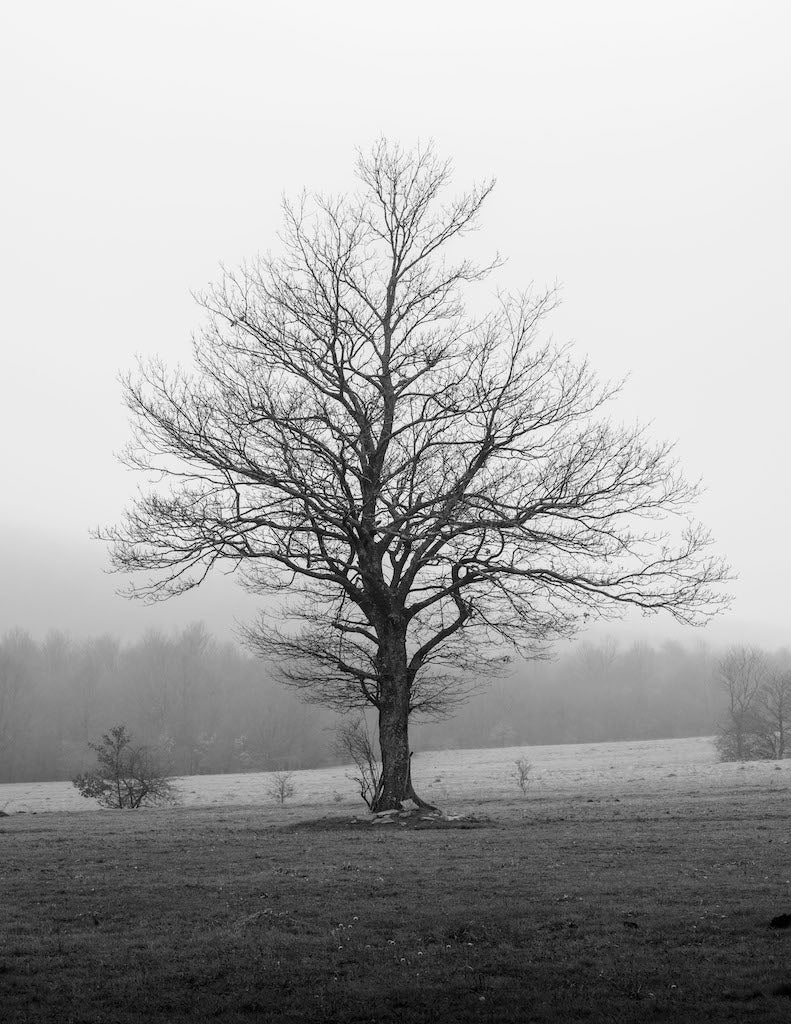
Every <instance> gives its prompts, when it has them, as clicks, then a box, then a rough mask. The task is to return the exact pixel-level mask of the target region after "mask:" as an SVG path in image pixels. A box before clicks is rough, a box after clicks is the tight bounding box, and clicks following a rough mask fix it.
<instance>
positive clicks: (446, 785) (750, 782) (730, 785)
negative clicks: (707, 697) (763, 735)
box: [0, 736, 791, 818]
mask: <svg viewBox="0 0 791 1024" xmlns="http://www.w3.org/2000/svg"><path fill="white" fill-rule="evenodd" d="M520 757H525V758H527V760H528V761H529V762H530V763H531V765H532V768H531V771H530V787H529V791H528V801H530V800H539V799H550V800H555V799H562V798H564V797H575V798H580V797H582V798H589V799H594V800H597V799H607V798H610V799H616V798H618V799H621V798H624V797H640V796H643V795H647V794H651V795H653V796H660V797H661V796H666V797H669V798H672V797H674V796H693V795H696V794H699V795H703V794H711V795H714V794H715V793H724V792H726V791H736V792H738V791H747V790H750V789H756V788H757V789H766V788H769V789H775V788H777V789H780V788H783V789H785V788H786V787H787V786H788V784H789V781H791V761H783V762H774V761H763V762H752V763H748V764H720V763H719V762H718V761H717V759H716V753H715V750H714V744H713V741H712V739H711V738H710V737H702V736H701V737H693V738H687V739H674V740H648V741H639V742H638V741H634V742H622V743H577V744H563V745H555V746H533V747H500V748H496V749H483V750H438V751H429V752H424V753H417V754H415V756H414V758H413V762H412V775H413V778H414V781H415V786H416V788H417V790H418V792H419V793H421V794H422V795H423V796H424V797H425V798H426V799H428V800H430V801H432V802H434V803H437V804H439V805H441V806H442V808H443V810H447V811H452V810H453V809H454V806H461V805H464V806H465V807H469V805H470V803H475V802H479V801H480V802H484V801H485V802H491V801H513V800H519V801H520V802H521V801H522V797H521V794H520V792H519V790H518V788H517V784H516V780H515V776H514V772H515V765H514V762H515V761H516V760H517V758H520ZM350 773H351V769H350V767H348V766H347V767H343V766H341V767H335V768H319V769H314V770H312V771H298V772H294V773H293V776H292V780H291V781H292V784H293V786H294V795H293V797H292V798H291V799H290V800H289V801H288V803H287V805H286V807H285V808H283V809H280V814H282V815H283V816H284V817H285V818H289V817H291V816H293V815H296V816H304V814H305V811H306V810H308V809H310V808H314V809H322V810H325V811H326V810H327V809H328V808H338V809H344V808H345V807H346V806H348V807H351V808H355V809H360V810H364V805H363V804H362V802H361V800H360V798H359V796H358V795H357V792H356V790H355V787H354V783H353V782H352V781H350V779H349V775H350ZM175 783H176V787H177V789H178V791H179V794H180V797H181V802H182V803H183V804H184V805H185V806H188V807H207V806H213V805H216V806H233V805H250V806H261V807H264V806H268V807H269V808H272V807H273V800H272V796H271V795H270V793H269V788H270V783H271V777H270V775H269V774H268V773H266V772H247V773H244V774H238V775H191V776H185V777H183V778H179V779H177V780H175ZM3 807H5V809H6V811H8V812H9V813H14V812H19V811H26V812H29V813H32V812H36V813H41V812H45V811H90V810H96V809H97V804H96V803H95V802H94V801H93V800H86V799H84V798H83V797H81V796H80V795H79V794H78V793H77V791H76V790H75V789H74V787H73V786H72V785H71V783H69V782H30V783H27V782H22V783H14V784H7V785H0V809H2V808H3Z"/></svg>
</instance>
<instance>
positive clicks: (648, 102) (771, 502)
mask: <svg viewBox="0 0 791 1024" xmlns="http://www.w3.org/2000/svg"><path fill="white" fill-rule="evenodd" d="M790 33H791V6H789V5H787V4H784V3H781V2H779V0H777V2H761V0H758V2H752V3H749V4H746V3H730V2H723V0H716V2H715V0H711V2H694V0H693V2H689V0H687V2H684V3H679V2H670V3H667V2H666V3H662V4H636V3H634V2H628V0H623V2H617V3H616V2H607V0H604V2H599V3H596V4H591V3H588V2H578V3H565V2H562V0H561V2H556V3H551V4H549V3H529V2H528V3H521V4H516V3H498V2H491V0H490V2H488V3H486V4H483V3H479V4H475V5H472V4H466V3H444V2H436V3H431V4H428V3H423V4H421V3H413V2H402V3H399V4H397V5H374V4H370V3H357V2H345V0H338V2H336V3H333V4H328V3H326V2H325V3H318V2H305V0H302V2H300V3H295V4H275V3H254V2H252V0H244V2H243V0H230V2H229V0H225V2H222V3H220V2H219V0H218V2H215V3H206V2H200V0H183V2H174V0H157V2H138V3H135V4H121V3H117V2H112V0H96V2H91V3H87V2H83V0H71V2H69V3H55V2H50V3H40V2H36V0H28V2H24V3H21V2H19V3H16V4H5V5H3V11H2V14H0V88H1V91H2V96H3V101H2V102H3V107H4V109H3V116H2V134H3V137H2V142H3V153H4V155H3V160H2V167H1V169H0V181H1V182H2V188H0V209H1V213H0V222H1V223H2V243H1V246H0V259H1V260H2V268H1V269H0V288H1V289H2V297H3V303H2V305H3V315H2V325H3V326H2V332H3V340H2V362H1V363H0V445H1V446H2V448H1V451H2V458H1V460H0V466H1V468H2V473H1V474H0V527H1V528H2V529H0V633H2V632H4V631H5V630H6V629H8V628H11V627H14V626H21V627H24V628H28V629H30V630H31V631H33V632H34V633H37V634H40V633H42V632H44V631H46V629H48V628H49V627H58V628H63V629H68V630H70V631H72V632H73V633H75V634H76V635H83V636H84V635H92V634H95V633H99V632H102V631H105V630H111V631H113V632H116V633H120V634H122V635H124V636H126V637H129V638H131V637H134V636H137V635H139V634H140V633H141V632H142V631H143V630H144V629H145V628H148V627H156V626H162V627H164V628H170V627H171V626H174V625H178V624H183V623H186V622H189V621H190V620H193V619H196V618H203V619H204V620H205V621H206V623H207V626H208V628H209V629H210V630H211V631H212V632H214V633H216V634H219V635H224V634H227V633H228V632H229V631H230V630H231V629H232V627H233V621H234V617H236V616H241V617H244V616H245V615H246V614H250V613H251V611H252V607H253V606H252V602H251V600H250V599H249V598H247V597H246V596H245V595H243V594H242V593H241V591H239V590H238V588H235V587H232V586H231V585H230V583H229V582H228V581H221V582H219V583H217V584H215V585H213V586H211V587H210V588H209V589H208V591H207V592H206V593H193V594H191V595H188V596H187V597H186V598H183V599H181V600H180V601H179V602H177V603H174V602H171V603H170V605H168V606H159V607H156V608H153V609H145V608H141V607H140V606H138V605H132V604H130V603H129V602H126V601H124V600H123V599H121V598H119V597H116V596H114V590H115V589H116V587H117V586H118V584H119V580H118V579H117V578H114V577H109V576H106V575H104V574H103V573H102V567H103V566H105V565H106V559H105V555H104V552H103V550H102V548H101V545H100V544H98V543H97V542H94V541H91V540H89V536H88V534H89V529H90V528H91V527H92V526H95V525H97V524H100V523H111V522H113V521H114V520H115V519H117V518H118V516H119V514H120V512H121V510H122V508H123V507H124V505H125V503H126V502H127V499H128V498H129V497H130V496H131V495H132V494H133V493H134V489H135V488H136V486H137V484H138V480H137V479H136V478H135V477H134V475H133V474H131V473H130V472H129V471H128V470H126V469H124V468H123V467H121V466H120V465H119V464H118V462H117V461H116V460H115V458H114V452H117V451H118V450H120V449H121V448H122V446H123V444H124V442H125V441H126V439H127V433H128V428H127V420H126V414H125V410H124V409H123V407H122V405H121V401H120V389H119V386H118V383H117V375H118V373H119V371H121V370H123V369H125V368H129V367H130V366H132V365H133V362H134V358H135V355H136V354H137V353H140V354H143V355H145V354H154V353H159V354H161V355H163V356H164V357H165V358H166V359H167V360H169V361H171V362H176V361H178V360H182V361H186V360H188V358H189V343H190V335H191V332H192V331H193V330H194V329H195V328H196V327H197V326H198V325H199V323H200V311H199V309H198V308H197V306H196V305H195V304H194V302H193V300H192V299H191V297H190V290H191V289H193V290H198V289H200V288H202V287H203V286H204V285H206V284H207V283H208V282H210V281H211V280H212V279H213V278H215V277H216V276H217V272H218V265H219V263H220V262H223V263H226V264H228V265H231V266H233V265H234V264H236V263H238V262H240V261H241V260H242V259H244V258H245V257H246V256H249V255H252V254H254V253H255V252H256V251H260V250H267V249H269V248H276V237H275V233H276V231H277V227H278V224H279V203H280V197H281V195H282V194H283V193H289V194H295V193H297V192H298V191H300V190H301V188H302V187H303V186H304V187H307V188H308V189H314V188H315V189H323V190H328V191H339V190H346V189H349V188H353V187H354V180H353V177H352V166H353V162H354V157H355V147H358V146H360V147H363V148H367V147H368V146H370V144H371V143H372V142H373V141H374V139H375V138H376V137H377V136H379V135H380V134H384V135H386V136H388V137H389V138H390V139H393V140H398V141H400V142H401V143H402V144H404V145H405V146H410V145H413V144H414V143H415V142H416V141H418V140H427V139H434V141H435V143H436V146H437V149H438V151H439V152H440V154H442V155H445V156H449V157H451V158H452V159H453V161H454V164H455V168H456V174H455V181H456V183H457V185H458V187H459V189H463V188H466V187H468V186H469V185H470V184H471V183H472V182H473V181H474V180H480V179H482V178H486V177H489V176H491V175H494V176H496V177H497V180H498V184H497V188H496V190H495V193H494V195H493V196H492V198H491V199H490V201H489V204H488V207H487V208H485V210H484V213H483V216H482V222H481V230H480V231H479V232H478V233H477V234H476V235H475V236H473V237H472V239H471V240H470V242H469V244H470V247H471V249H472V250H473V255H478V256H480V257H486V256H487V255H491V254H493V253H494V252H495V251H499V252H501V253H502V254H503V255H504V256H507V257H508V263H507V265H506V267H505V268H504V270H503V271H502V272H501V273H500V274H499V275H498V277H497V279H496V280H494V279H492V280H490V281H489V282H488V283H487V284H485V285H483V286H482V288H483V289H490V290H493V289H494V288H495V287H496V286H497V285H500V286H502V287H506V288H508V287H512V288H513V287H523V286H525V285H527V284H529V283H530V282H531V281H535V282H536V283H537V284H538V285H543V284H546V283H552V282H553V281H556V280H557V281H558V282H560V283H561V284H562V286H563V296H564V302H563V306H562V307H561V309H560V310H559V311H558V312H557V313H556V314H555V316H554V318H553V321H552V324H551V328H552V332H553V334H554V336H555V337H556V338H557V339H558V340H567V339H572V340H573V341H574V342H575V343H576V344H577V346H578V349H579V352H580V354H587V355H588V356H589V357H590V359H591V362H592V364H593V365H594V366H595V367H596V368H597V369H598V370H599V371H600V372H601V374H602V375H603V376H604V377H620V376H621V375H623V374H626V373H628V374H629V375H630V377H629V381H628V384H627V386H626V389H625V391H624V394H623V397H622V399H621V400H620V402H619V403H618V405H617V406H616V407H615V408H614V409H613V415H614V416H615V417H618V418H620V417H623V418H624V419H626V420H632V419H635V418H639V419H640V420H642V421H645V422H651V424H652V426H651V428H650V429H651V431H652V432H653V433H654V434H655V436H657V437H670V438H672V439H675V440H677V442H678V447H677V452H678V455H679V458H680V460H681V462H682V464H683V465H684V467H685V469H686V471H687V473H688V475H689V476H691V477H693V478H696V477H698V476H702V477H703V479H704V481H705V484H706V487H707V490H706V493H705V496H704V498H703V500H702V501H701V502H700V503H699V506H698V514H699V516H700V518H701V519H702V520H703V521H704V522H705V523H706V524H707V525H708V526H709V527H710V528H711V530H712V531H713V533H714V535H715V536H716V537H717V539H718V550H719V551H720V552H721V553H723V554H725V555H726V556H727V558H728V559H729V560H730V561H731V563H732V565H733V567H734V570H735V571H736V572H737V573H738V574H739V579H738V581H736V582H735V583H734V584H733V585H732V587H731V590H732V592H733V593H734V595H735V601H734V605H733V608H732V610H731V612H730V613H728V615H727V617H723V618H722V620H720V621H719V622H718V623H716V624H715V625H714V626H713V627H710V628H709V629H708V630H706V632H705V634H699V633H692V634H690V633H689V632H688V631H687V632H681V631H679V630H678V629H677V628H673V626H672V623H671V622H670V621H669V620H663V619H660V618H653V619H651V620H648V621H647V622H646V624H645V625H643V624H642V622H641V620H630V622H629V623H628V624H627V625H625V626H624V627H622V628H623V630H624V631H626V632H623V633H621V634H619V631H618V629H619V627H609V628H608V632H610V633H611V634H612V635H614V636H619V635H623V636H627V635H631V634H630V633H628V630H632V632H633V631H634V630H635V629H639V631H640V634H641V635H642V636H644V637H646V638H648V639H656V640H660V639H661V638H663V637H665V636H671V635H672V636H673V637H675V638H681V639H683V638H684V637H685V636H689V637H690V639H692V640H697V639H699V638H701V637H706V638H709V639H710V640H711V641H712V642H716V643H720V642H723V641H728V642H740V641H743V640H744V641H754V642H760V643H765V644H769V645H772V646H775V645H780V644H787V643H791V628H789V616H788V604H787V596H786V587H785V584H786V580H787V579H788V578H789V577H791V544H790V543H789V540H788V533H787V532H788V529H789V509H790V508H791V482H790V480H789V457H788V447H789V444H788V442H789V434H790V433H791V431H789V419H788V417H789V406H790V405H791V403H790V402H789V399H788V394H789V387H790V386H791V385H790V384H789V370H790V369H791V356H789V344H790V343H791V328H790V327H789V324H790V323H791V288H789V239H791V189H789V182H791V133H789V129H788V123H789V110H790V109H791V70H790V67H791V62H790V61H789V58H788V53H789V38H790ZM482 298H483V296H482V295H481V294H479V295H478V297H477V299H476V301H478V300H482ZM635 623H637V624H636V625H635Z"/></svg>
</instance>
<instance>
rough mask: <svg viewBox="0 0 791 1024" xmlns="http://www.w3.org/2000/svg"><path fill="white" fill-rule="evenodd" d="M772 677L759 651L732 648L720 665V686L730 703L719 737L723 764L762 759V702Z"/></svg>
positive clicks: (751, 648) (753, 648) (749, 648)
mask: <svg viewBox="0 0 791 1024" xmlns="http://www.w3.org/2000/svg"><path fill="white" fill-rule="evenodd" d="M768 675H769V668H768V665H767V662H766V658H765V656H764V654H763V652H762V651H760V650H758V649H757V648H755V647H732V648H731V649H730V650H729V651H728V652H727V654H726V655H725V657H724V658H723V659H722V660H721V661H720V664H719V679H720V685H721V687H722V689H723V690H724V691H725V694H726V697H727V701H728V704H727V712H726V719H725V721H724V722H723V723H722V724H721V726H720V733H719V736H718V737H717V747H718V750H719V753H720V757H721V758H722V760H724V761H748V760H751V759H753V758H755V757H756V756H760V754H759V753H758V751H757V743H758V740H757V737H758V735H759V734H760V732H761V731H762V724H761V721H760V701H761V692H762V689H763V687H764V686H765V684H766V682H767V679H768Z"/></svg>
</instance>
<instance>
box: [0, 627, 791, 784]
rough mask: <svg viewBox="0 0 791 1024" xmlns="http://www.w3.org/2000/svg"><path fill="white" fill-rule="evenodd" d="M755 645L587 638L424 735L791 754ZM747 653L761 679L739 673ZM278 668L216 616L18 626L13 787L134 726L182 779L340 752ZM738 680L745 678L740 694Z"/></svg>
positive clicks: (7, 717)
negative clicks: (69, 632)
mask: <svg viewBox="0 0 791 1024" xmlns="http://www.w3.org/2000/svg"><path fill="white" fill-rule="evenodd" d="M749 651H750V652H751V653H750V656H749V657H748V658H747V659H746V662H745V661H742V662H740V661H739V657H738V656H737V654H734V652H728V653H726V654H725V655H723V654H722V652H716V651H712V650H710V649H708V648H706V647H704V646H702V645H700V646H696V647H692V648H688V647H684V646H681V645H679V644H672V643H669V644H665V645H663V646H660V647H651V646H649V645H646V644H640V643H637V644H632V645H630V646H625V647H623V648H619V647H618V645H617V644H616V643H615V642H614V641H611V640H605V641H601V642H598V643H591V642H586V643H582V644H580V645H578V646H576V647H573V648H570V649H568V650H567V651H565V652H562V653H560V654H559V655H558V657H557V658H556V659H554V660H551V661H535V662H527V663H523V664H521V665H520V666H519V667H518V668H516V669H515V671H514V673H513V674H512V675H511V676H508V677H502V678H499V679H497V680H495V681H494V682H493V683H491V684H490V683H489V682H488V681H486V682H485V683H484V684H483V685H482V687H481V690H480V692H479V693H478V694H475V695H473V696H472V698H471V699H470V701H469V702H468V703H467V704H466V705H464V706H463V707H461V708H460V709H459V710H458V712H457V714H456V715H455V716H454V717H453V718H452V719H451V720H450V721H446V722H444V723H443V724H442V725H440V724H439V723H437V722H434V721H431V720H428V721H423V722H418V723H416V726H415V729H414V731H413V743H412V746H413V749H414V750H415V751H417V752H419V751H421V750H431V749H446V748H454V747H458V748H465V747H497V746H517V745H518V746H528V745H532V744H540V743H593V742H598V741H606V740H630V739H659V738H669V737H676V736H697V735H711V736H718V737H719V739H718V745H719V748H720V753H721V756H723V757H729V758H733V759H737V760H738V759H747V758H749V757H755V756H759V757H769V756H785V755H787V754H788V750H789V741H788V739H787V738H786V737H787V735H788V734H787V731H785V730H786V728H787V710H788V708H789V706H790V705H791V697H787V696H786V693H787V691H786V689H784V684H783V685H781V684H780V683H779V682H778V680H779V679H781V678H786V676H787V671H788V669H789V668H791V655H790V654H789V652H788V651H780V652H775V653H774V654H769V653H765V652H760V651H756V650H755V649H749ZM729 658H730V661H729V660H728V659H729ZM744 664H748V665H750V666H752V669H751V671H752V672H753V674H752V675H749V673H747V674H745V673H744V672H742V673H741V674H740V673H739V671H737V670H738V668H739V665H742V667H744ZM756 665H758V666H759V668H756ZM728 666H730V668H729V669H728ZM734 666H735V668H734ZM761 666H762V667H761ZM784 671H785V672H786V676H784V675H783V672H784ZM728 672H730V674H728ZM274 675H275V674H274V673H273V672H270V671H269V670H268V667H267V665H266V663H265V662H262V661H261V660H260V659H256V658H254V657H252V656H251V655H250V654H248V653H247V652H245V651H244V650H243V649H241V648H240V647H239V646H237V645H235V644H232V643H218V642H216V641H214V640H213V639H212V638H211V637H210V636H209V634H208V633H207V631H206V630H205V628H204V627H203V626H201V625H194V626H191V627H189V628H188V629H185V630H183V631H182V632H180V633H176V634H172V635H168V636H166V635H163V634H161V633H155V632H152V633H148V634H146V635H145V636H144V637H143V638H142V639H140V640H139V641H137V642H135V643H129V644H122V643H121V642H120V641H119V640H118V639H116V638H114V637H111V636H102V637H96V638H92V639H82V640H76V639H70V638H69V637H67V636H64V635H63V634H61V633H50V634H49V635H48V636H47V637H46V638H45V639H44V640H42V641H37V640H34V639H33V638H32V637H31V636H29V635H28V634H27V633H24V632H21V631H17V630H15V631H11V632H8V633H6V634H5V635H4V636H3V637H2V638H1V639H0V782H15V781H23V780H37V779H38V780H47V779H72V778H73V777H74V776H75V775H77V774H79V773H81V772H84V771H86V770H87V769H88V768H89V767H90V766H91V765H92V764H93V763H94V760H95V757H94V754H93V752H92V751H91V749H90V747H89V744H90V743H91V742H94V741H95V740H96V738H97V736H100V735H101V734H102V733H104V732H107V730H109V729H110V728H111V727H112V726H113V725H114V724H116V723H119V722H122V723H124V724H125V725H126V726H127V727H128V729H129V730H130V731H131V732H132V733H133V734H134V736H135V737H136V738H137V739H138V740H139V742H141V743H144V744H150V745H152V746H154V747H156V748H157V749H159V750H161V751H162V752H163V753H164V754H165V755H166V756H167V760H168V764H169V765H170V770H171V771H172V773H173V774H174V775H188V774H199V773H223V772H238V771H248V770H259V771H291V770H295V769H301V768H315V767H320V766H322V765H326V764H331V763H339V761H340V760H341V759H342V757H341V755H340V754H339V745H338V742H337V728H338V725H339V724H340V723H339V719H338V717H337V716H336V715H334V714H332V713H331V712H330V711H326V710H323V709H321V708H317V707H315V706H312V705H306V704H303V703H301V702H300V701H299V700H298V698H297V697H296V696H295V695H294V694H293V693H292V692H291V691H289V690H287V689H285V688H284V687H282V685H281V684H279V683H278V682H276V681H275V679H274ZM728 679H731V680H732V681H734V680H735V681H737V683H738V685H736V683H734V688H733V691H731V690H730V689H729V684H728V682H727V680H728ZM750 680H752V682H750ZM739 681H740V682H739ZM742 684H744V685H742ZM789 686H791V681H790V682H789ZM772 687H774V689H772ZM775 691H776V692H775ZM773 701H774V703H772V702H773ZM783 701H787V702H786V703H783ZM770 709H773V711H772V713H773V714H774V719H773V721H774V722H775V728H774V729H773V730H770V729H769V728H767V727H766V722H765V721H764V724H763V726H762V727H761V728H760V729H759V728H758V724H759V723H760V721H761V719H762V718H765V717H766V716H767V715H769V713H770ZM778 714H779V716H780V717H779V719H778ZM778 721H779V722H780V725H779V727H778V725H777V723H778ZM728 737H730V739H728ZM780 743H782V744H783V748H782V752H778V751H779V750H780V748H779V746H778V744H780ZM772 744H774V746H773V745H772Z"/></svg>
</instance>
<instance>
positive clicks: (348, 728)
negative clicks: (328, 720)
mask: <svg viewBox="0 0 791 1024" xmlns="http://www.w3.org/2000/svg"><path fill="white" fill-rule="evenodd" d="M335 750H336V753H338V755H339V756H341V757H348V758H349V759H350V760H351V761H352V763H353V765H354V769H355V770H354V773H353V774H352V775H349V776H348V778H349V779H351V781H352V782H354V783H355V784H356V786H357V788H358V789H359V791H360V796H361V797H362V798H363V800H364V801H365V803H366V804H367V806H368V808H369V809H370V808H372V807H373V806H374V805H375V803H376V801H377V800H378V798H379V795H380V793H381V791H382V762H381V759H380V757H379V751H378V749H377V746H376V740H375V739H374V738H373V737H372V736H371V734H370V733H369V732H368V725H367V723H366V721H365V718H363V716H362V715H361V716H360V717H359V718H355V719H354V721H352V722H346V723H344V724H343V725H342V726H340V728H339V729H338V731H337V734H336V739H335Z"/></svg>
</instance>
